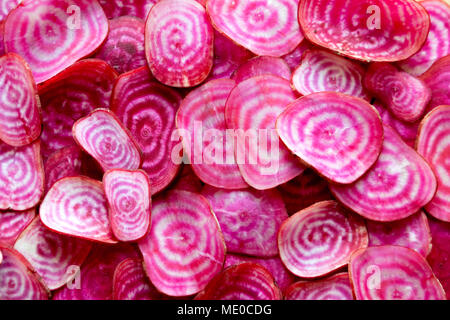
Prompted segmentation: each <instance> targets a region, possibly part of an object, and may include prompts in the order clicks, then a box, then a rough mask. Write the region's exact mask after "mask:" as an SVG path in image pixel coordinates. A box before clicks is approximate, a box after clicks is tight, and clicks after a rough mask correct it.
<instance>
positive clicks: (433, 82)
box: [420, 55, 450, 112]
mask: <svg viewBox="0 0 450 320" xmlns="http://www.w3.org/2000/svg"><path fill="white" fill-rule="evenodd" d="M420 79H421V80H423V81H424V82H425V84H426V85H427V87H428V88H430V89H431V101H430V103H429V104H428V107H427V111H426V112H428V111H431V110H432V109H434V108H436V107H437V106H441V105H450V88H449V87H448V83H449V81H450V55H447V56H445V57H443V58H440V59H439V60H437V61H436V62H435V63H433V65H432V66H431V67H430V69H428V70H427V71H426V72H425V73H424V74H422V75H421V76H420Z"/></svg>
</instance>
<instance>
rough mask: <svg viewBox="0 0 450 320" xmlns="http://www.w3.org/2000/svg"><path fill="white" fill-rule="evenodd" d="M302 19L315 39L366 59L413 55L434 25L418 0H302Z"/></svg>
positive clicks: (385, 59)
mask: <svg viewBox="0 0 450 320" xmlns="http://www.w3.org/2000/svg"><path fill="white" fill-rule="evenodd" d="M298 19H299V22H300V25H301V27H302V29H303V32H304V33H305V36H306V38H308V39H309V40H310V41H312V42H313V43H315V44H317V45H320V46H322V47H326V48H328V49H331V50H333V51H337V52H338V53H340V54H343V55H345V56H349V57H351V58H354V59H360V60H366V61H398V60H402V59H406V58H408V57H410V56H411V55H412V54H414V53H416V52H417V51H418V50H419V49H420V47H421V46H422V45H423V43H424V42H425V40H426V38H427V35H428V29H429V27H430V18H429V16H428V13H427V12H426V11H425V9H424V8H423V7H422V6H421V5H420V4H419V3H417V2H416V1H414V0H395V1H385V0H361V1H358V2H356V3H353V2H349V1H346V0H332V1H328V0H312V1H305V0H301V1H300V4H299V8H298Z"/></svg>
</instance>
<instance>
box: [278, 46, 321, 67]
mask: <svg viewBox="0 0 450 320" xmlns="http://www.w3.org/2000/svg"><path fill="white" fill-rule="evenodd" d="M313 48H314V46H313V45H312V44H311V42H309V41H308V40H306V39H304V40H303V41H302V42H301V43H300V44H299V45H298V46H297V47H296V48H295V49H294V50H292V51H291V52H289V53H288V54H286V55H284V56H282V58H283V59H284V61H286V63H287V64H288V66H289V68H291V70H292V71H294V70H295V69H296V68H297V67H298V66H299V64H300V62H301V61H302V57H303V53H305V51H307V50H310V49H313Z"/></svg>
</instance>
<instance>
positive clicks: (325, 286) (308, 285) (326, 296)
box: [284, 272, 354, 300]
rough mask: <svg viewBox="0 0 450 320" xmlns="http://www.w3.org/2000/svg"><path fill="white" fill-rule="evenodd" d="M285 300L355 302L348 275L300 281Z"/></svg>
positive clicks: (286, 295) (290, 289) (286, 294)
mask: <svg viewBox="0 0 450 320" xmlns="http://www.w3.org/2000/svg"><path fill="white" fill-rule="evenodd" d="M284 298H285V300H354V298H353V293H352V286H351V284H350V279H349V278H348V273H347V272H346V273H338V274H335V275H333V276H331V277H328V278H324V279H320V280H314V281H299V282H296V283H294V284H292V285H291V286H290V287H289V288H288V289H287V290H286V292H285V295H284Z"/></svg>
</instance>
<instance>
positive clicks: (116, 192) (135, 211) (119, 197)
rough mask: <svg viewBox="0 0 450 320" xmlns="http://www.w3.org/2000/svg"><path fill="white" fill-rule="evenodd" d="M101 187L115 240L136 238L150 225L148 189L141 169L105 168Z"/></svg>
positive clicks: (140, 236)
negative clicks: (103, 189)
mask: <svg viewBox="0 0 450 320" xmlns="http://www.w3.org/2000/svg"><path fill="white" fill-rule="evenodd" d="M103 187H104V188H105V194H106V198H107V199H108V204H109V221H110V223H111V228H112V231H113V233H114V235H115V236H116V238H117V239H119V240H121V241H135V240H138V239H140V238H142V237H143V236H145V235H146V234H147V232H148V230H149V228H150V211H151V191H150V190H151V188H150V181H149V179H148V176H147V174H146V173H145V172H144V171H142V170H119V169H116V170H108V171H106V172H105V174H104V176H103Z"/></svg>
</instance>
